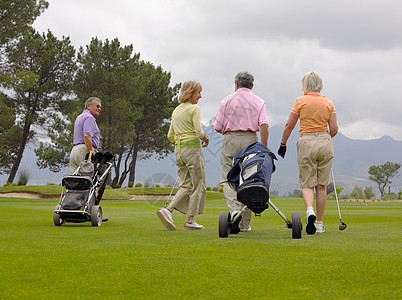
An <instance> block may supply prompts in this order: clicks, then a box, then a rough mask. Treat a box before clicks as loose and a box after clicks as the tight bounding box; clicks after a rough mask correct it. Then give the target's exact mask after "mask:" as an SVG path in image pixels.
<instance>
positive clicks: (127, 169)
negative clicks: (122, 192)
mask: <svg viewBox="0 0 402 300" xmlns="http://www.w3.org/2000/svg"><path fill="white" fill-rule="evenodd" d="M133 148H134V145H132V146H131V148H130V150H129V151H128V154H127V157H126V159H125V161H124V171H123V172H122V173H121V176H120V180H119V185H120V186H123V183H124V180H126V177H127V174H128V173H129V172H130V170H131V165H132V164H133V161H132V160H131V162H130V164H129V165H127V163H128V160H129V159H130V156H131V153H132V151H133ZM128 186H129V187H130V184H129V185H128Z"/></svg>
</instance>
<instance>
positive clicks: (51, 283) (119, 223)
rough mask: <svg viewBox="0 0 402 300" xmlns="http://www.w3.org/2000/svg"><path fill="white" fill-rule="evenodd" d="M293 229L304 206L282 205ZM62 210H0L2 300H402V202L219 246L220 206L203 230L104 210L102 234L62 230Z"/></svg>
mask: <svg viewBox="0 0 402 300" xmlns="http://www.w3.org/2000/svg"><path fill="white" fill-rule="evenodd" d="M272 201H273V202H274V203H275V205H276V206H277V207H278V208H279V209H280V210H281V211H282V212H283V213H284V214H285V215H286V216H288V218H290V215H291V212H292V211H301V213H302V218H303V223H304V216H305V212H304V204H303V200H302V199H298V198H273V199H272ZM57 202H58V200H54V199H21V198H0V240H1V242H0V299H56V298H58V299H95V298H105V299H115V298H120V299H151V298H152V299H155V300H156V299H273V298H274V299H275V298H276V299H307V298H317V299H401V298H402V291H401V279H402V276H401V266H402V259H401V257H402V254H401V238H402V203H401V202H369V203H364V202H341V203H340V205H341V210H342V221H344V222H345V223H346V224H347V225H348V227H347V229H346V230H344V231H339V229H338V226H339V217H338V211H337V208H336V202H335V201H328V204H327V210H326V214H325V216H324V224H325V230H326V232H325V233H323V234H315V235H307V234H306V233H305V231H303V234H302V238H301V239H292V238H291V230H290V229H287V228H286V226H285V223H284V221H283V220H282V219H281V218H280V217H279V216H278V215H277V214H276V213H275V211H274V210H273V209H272V208H269V209H268V210H266V211H264V212H263V213H262V216H261V217H254V216H253V218H252V221H251V227H252V231H251V232H247V233H239V234H238V235H230V237H229V238H226V239H223V238H219V237H218V220H219V213H220V211H222V210H226V204H225V201H224V200H223V196H222V194H220V196H219V197H218V196H217V194H216V193H215V194H212V193H208V198H207V204H206V211H205V214H203V215H200V216H197V217H196V220H197V222H198V223H199V224H202V225H204V226H205V230H200V231H183V229H182V227H183V223H184V221H185V219H186V217H185V215H182V214H180V213H178V212H174V214H173V217H174V221H175V223H176V227H177V229H178V230H177V231H174V232H171V231H167V230H166V229H165V228H164V227H163V226H162V224H161V222H160V220H159V219H158V218H157V216H156V211H157V209H158V208H159V207H162V206H163V205H164V203H165V201H159V202H156V201H146V200H144V201H138V200H134V201H129V200H103V201H102V202H101V205H102V208H103V212H104V216H106V217H108V218H109V222H105V223H103V224H102V226H101V227H92V226H91V224H90V222H87V223H81V224H74V223H67V224H66V225H65V226H62V227H56V226H54V224H53V210H54V207H55V205H56V204H57Z"/></svg>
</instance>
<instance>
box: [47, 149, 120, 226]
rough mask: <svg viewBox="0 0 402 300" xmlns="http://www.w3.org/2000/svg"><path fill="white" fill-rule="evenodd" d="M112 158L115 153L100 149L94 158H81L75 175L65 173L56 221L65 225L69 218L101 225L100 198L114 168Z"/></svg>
mask: <svg viewBox="0 0 402 300" xmlns="http://www.w3.org/2000/svg"><path fill="white" fill-rule="evenodd" d="M112 158H113V154H111V153H109V152H105V153H101V152H98V153H96V154H95V156H94V157H92V162H87V161H83V162H81V163H80V165H79V167H78V168H77V170H76V171H75V172H74V174H73V175H66V176H64V177H63V179H62V185H63V189H62V192H61V195H60V202H59V204H58V205H56V207H55V209H54V212H53V221H54V225H56V226H63V225H65V223H66V222H73V223H83V222H91V224H92V226H101V225H102V207H101V206H100V205H99V202H100V200H101V199H102V195H103V192H104V191H105V187H106V180H107V177H108V175H109V174H110V171H111V168H112V163H111V162H110V160H111V159H112ZM89 159H91V157H90V158H89ZM64 190H66V191H65V193H64ZM96 191H97V194H96Z"/></svg>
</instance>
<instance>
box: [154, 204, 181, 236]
mask: <svg viewBox="0 0 402 300" xmlns="http://www.w3.org/2000/svg"><path fill="white" fill-rule="evenodd" d="M156 215H157V216H158V218H159V219H160V220H161V222H162V224H163V225H164V226H165V227H166V229H167V230H170V231H175V230H176V225H174V222H173V214H172V212H171V211H170V210H168V209H167V208H161V209H159V210H158V211H157V212H156Z"/></svg>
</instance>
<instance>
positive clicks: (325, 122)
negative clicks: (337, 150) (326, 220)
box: [278, 72, 338, 234]
mask: <svg viewBox="0 0 402 300" xmlns="http://www.w3.org/2000/svg"><path fill="white" fill-rule="evenodd" d="M302 88H303V92H304V96H302V97H299V98H297V99H296V101H295V103H294V104H293V107H292V111H291V113H290V116H289V119H288V121H287V122H286V125H285V129H284V130H283V134H282V141H281V145H280V147H279V150H278V154H279V155H280V156H282V158H285V153H286V142H287V141H288V139H289V136H290V134H291V133H292V131H293V128H294V127H295V125H296V123H297V120H298V119H300V137H299V140H298V142H297V163H298V165H299V181H300V186H301V188H302V194H303V199H304V204H305V205H306V223H307V225H306V231H307V233H308V234H314V233H315V232H316V231H317V232H320V233H322V232H325V229H324V225H323V223H322V219H323V216H324V210H325V205H326V202H327V185H328V183H329V174H330V172H331V167H332V160H333V157H334V150H333V144H332V138H333V137H334V136H335V135H336V134H337V133H338V124H337V121H336V111H335V107H334V103H333V102H332V101H330V100H328V99H327V98H325V97H324V96H323V95H322V94H321V93H320V92H321V90H322V80H321V78H320V76H319V75H318V74H317V73H316V72H310V73H307V74H306V75H304V76H303V78H302ZM327 126H328V128H327ZM328 129H329V130H328ZM314 189H315V191H316V198H317V199H316V209H317V216H316V214H315V212H314V208H313V202H314ZM316 220H317V221H316Z"/></svg>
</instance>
